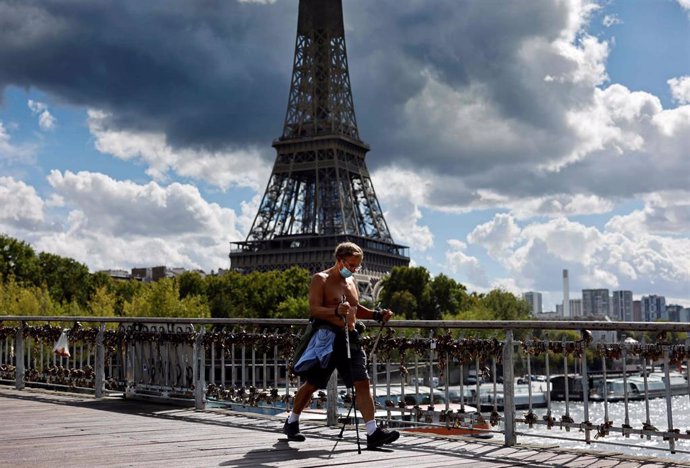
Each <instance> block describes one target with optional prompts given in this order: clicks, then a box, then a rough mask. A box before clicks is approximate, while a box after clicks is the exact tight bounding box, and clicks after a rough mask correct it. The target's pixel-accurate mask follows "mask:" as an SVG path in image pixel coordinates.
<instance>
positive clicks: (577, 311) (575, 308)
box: [556, 299, 582, 318]
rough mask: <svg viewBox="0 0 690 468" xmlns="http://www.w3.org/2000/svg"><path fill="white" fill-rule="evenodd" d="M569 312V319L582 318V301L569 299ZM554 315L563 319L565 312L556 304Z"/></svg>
mask: <svg viewBox="0 0 690 468" xmlns="http://www.w3.org/2000/svg"><path fill="white" fill-rule="evenodd" d="M568 306H569V310H570V318H577V317H582V299H570V300H569V301H568ZM556 313H557V314H559V315H560V316H561V317H565V311H564V310H563V306H562V305H561V304H556Z"/></svg>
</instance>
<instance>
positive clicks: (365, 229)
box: [230, 0, 409, 276]
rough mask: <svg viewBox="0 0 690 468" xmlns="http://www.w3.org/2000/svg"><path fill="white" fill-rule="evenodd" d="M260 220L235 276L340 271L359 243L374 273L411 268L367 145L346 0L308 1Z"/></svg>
mask: <svg viewBox="0 0 690 468" xmlns="http://www.w3.org/2000/svg"><path fill="white" fill-rule="evenodd" d="M273 147H274V148H275V149H276V152H277V156H276V161H275V164H274V166H273V172H272V173H271V178H270V180H269V182H268V186H267V188H266V192H265V193H264V196H263V199H262V201H261V205H260V207H259V211H258V213H257V215H256V218H255V219H254V223H253V225H252V228H251V230H250V232H249V235H248V236H247V240H246V241H244V242H237V243H235V245H236V246H237V248H236V249H235V250H232V251H231V253H230V259H231V262H232V265H231V267H232V269H235V270H239V271H254V270H259V271H266V270H272V269H284V268H289V267H290V266H294V265H300V266H303V267H305V268H308V269H309V270H311V271H319V270H323V269H325V268H328V267H330V266H332V264H333V261H334V259H333V250H334V248H335V246H336V245H337V244H338V243H339V242H343V241H346V240H350V241H353V242H356V243H357V244H359V245H360V246H361V247H362V249H363V250H364V253H365V257H364V265H365V269H366V270H365V271H369V272H370V273H371V274H372V275H373V276H380V275H381V274H383V273H386V272H388V271H390V270H391V269H392V267H394V266H399V265H407V264H408V263H409V258H408V257H407V255H406V248H405V247H403V246H401V245H397V244H395V243H394V242H393V239H392V237H391V234H390V231H389V229H388V225H387V224H386V220H385V219H384V216H383V212H382V210H381V207H380V205H379V202H378V199H377V198H376V193H375V192H374V186H373V184H372V182H371V178H370V176H369V171H368V170H367V167H366V164H365V161H364V158H365V155H366V153H367V151H369V146H368V145H367V144H365V143H364V142H362V141H361V140H360V138H359V131H358V129H357V120H356V118H355V110H354V105H353V101H352V91H351V87H350V74H349V69H348V63H347V52H346V48H345V29H344V26H343V10H342V0H300V2H299V20H298V25H297V40H296V44H295V58H294V64H293V71H292V81H291V85H290V93H289V98H288V106H287V112H286V115H285V123H284V126H283V134H282V135H281V136H280V138H278V139H277V140H275V141H274V142H273Z"/></svg>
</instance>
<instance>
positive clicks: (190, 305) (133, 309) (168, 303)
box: [124, 278, 211, 318]
mask: <svg viewBox="0 0 690 468" xmlns="http://www.w3.org/2000/svg"><path fill="white" fill-rule="evenodd" d="M124 314H125V315H126V316H128V317H199V318H207V317H210V315H211V314H210V312H209V309H208V306H207V305H206V301H205V300H204V299H203V298H202V297H200V296H187V297H185V298H184V299H180V291H179V287H178V286H177V283H176V282H175V281H173V280H172V279H170V278H164V279H161V280H160V281H156V282H153V283H147V284H145V285H143V287H142V288H141V289H139V290H138V291H137V292H136V293H135V294H134V297H133V298H132V300H131V302H127V303H125V306H124Z"/></svg>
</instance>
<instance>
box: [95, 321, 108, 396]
mask: <svg viewBox="0 0 690 468" xmlns="http://www.w3.org/2000/svg"><path fill="white" fill-rule="evenodd" d="M104 331H105V324H104V323H102V324H101V325H100V326H99V327H98V335H96V358H95V361H96V362H95V363H94V372H95V376H94V377H95V382H94V385H95V391H96V398H103V391H104V390H105V347H104V346H103V332H104Z"/></svg>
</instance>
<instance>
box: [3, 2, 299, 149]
mask: <svg viewBox="0 0 690 468" xmlns="http://www.w3.org/2000/svg"><path fill="white" fill-rule="evenodd" d="M295 15H296V4H295V3H294V2H279V3H278V4H275V5H261V4H255V3H237V2H234V1H215V2H213V1H205V2H188V1H172V2H169V1H166V2H148V1H144V2H142V1H121V2H106V1H102V2H99V1H92V0H89V1H76V2H75V1H40V2H38V1H35V2H34V1H21V2H19V1H18V2H11V1H10V2H7V1H5V2H1V3H0V64H1V65H0V87H5V86H8V85H16V86H21V87H26V88H28V87H37V88H40V89H41V90H43V91H46V92H48V93H50V94H52V95H53V96H55V97H57V98H59V99H61V100H63V101H66V102H69V103H73V104H78V105H85V106H91V107H95V108H99V109H101V110H105V111H108V112H110V113H111V114H112V118H113V119H114V122H113V125H115V126H116V127H120V128H125V129H132V130H149V131H151V130H156V131H163V132H165V133H166V134H167V136H168V138H169V141H170V142H171V143H172V144H174V145H179V146H205V147H216V146H223V145H225V144H228V143H234V144H238V143H239V144H242V143H247V142H259V141H261V142H269V141H270V138H271V137H274V136H277V135H279V134H280V131H281V128H280V127H281V123H282V118H283V116H284V113H285V108H284V106H285V103H286V102H287V91H288V87H289V79H290V78H289V76H290V75H289V74H290V69H291V59H292V52H293V46H292V43H293V41H294V39H290V37H291V36H292V37H294V29H295V24H296V16H295ZM269 135H270V137H269V138H268V140H267V136H269Z"/></svg>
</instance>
